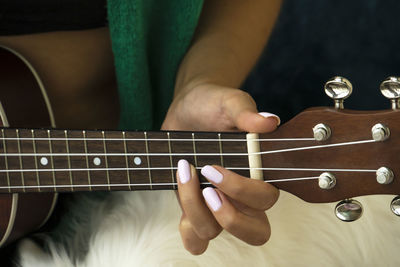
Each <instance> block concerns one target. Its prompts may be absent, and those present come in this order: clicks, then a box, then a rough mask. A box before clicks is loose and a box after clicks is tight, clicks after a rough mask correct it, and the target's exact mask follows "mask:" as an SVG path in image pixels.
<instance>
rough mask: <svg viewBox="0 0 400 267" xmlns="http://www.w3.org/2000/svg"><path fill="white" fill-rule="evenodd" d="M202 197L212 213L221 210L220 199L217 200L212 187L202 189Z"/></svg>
mask: <svg viewBox="0 0 400 267" xmlns="http://www.w3.org/2000/svg"><path fill="white" fill-rule="evenodd" d="M203 196H204V199H205V200H206V201H207V204H208V206H210V208H211V209H212V210H213V211H217V210H219V209H220V208H221V205H222V203H221V199H219V196H218V194H217V192H216V191H215V190H214V188H212V187H206V188H204V189H203Z"/></svg>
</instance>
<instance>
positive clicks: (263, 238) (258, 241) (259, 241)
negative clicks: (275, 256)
mask: <svg viewBox="0 0 400 267" xmlns="http://www.w3.org/2000/svg"><path fill="white" fill-rule="evenodd" d="M270 237H271V234H270V231H266V232H265V233H263V234H260V235H258V236H257V237H255V238H254V239H253V240H252V241H251V242H249V244H250V245H253V246H262V245H264V244H265V243H267V242H268V240H269V238H270Z"/></svg>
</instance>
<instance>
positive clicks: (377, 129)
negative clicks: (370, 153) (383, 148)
mask: <svg viewBox="0 0 400 267" xmlns="http://www.w3.org/2000/svg"><path fill="white" fill-rule="evenodd" d="M371 134H372V139H374V140H375V141H377V142H382V141H385V140H387V139H388V138H389V136H390V129H389V127H387V126H386V125H384V124H382V123H377V124H375V125H374V126H373V127H372V129H371Z"/></svg>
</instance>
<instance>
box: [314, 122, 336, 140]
mask: <svg viewBox="0 0 400 267" xmlns="http://www.w3.org/2000/svg"><path fill="white" fill-rule="evenodd" d="M312 130H313V134H314V138H315V140H317V141H325V140H328V139H329V137H331V134H332V131H331V128H330V127H329V126H328V125H326V124H323V123H318V124H317V125H315V126H314V127H313V129H312Z"/></svg>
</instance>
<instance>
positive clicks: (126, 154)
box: [122, 132, 132, 190]
mask: <svg viewBox="0 0 400 267" xmlns="http://www.w3.org/2000/svg"><path fill="white" fill-rule="evenodd" d="M122 137H123V139H124V152H125V164H126V177H127V178H128V184H129V190H132V188H131V177H130V174H129V161H128V150H127V148H126V136H125V132H122Z"/></svg>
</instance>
